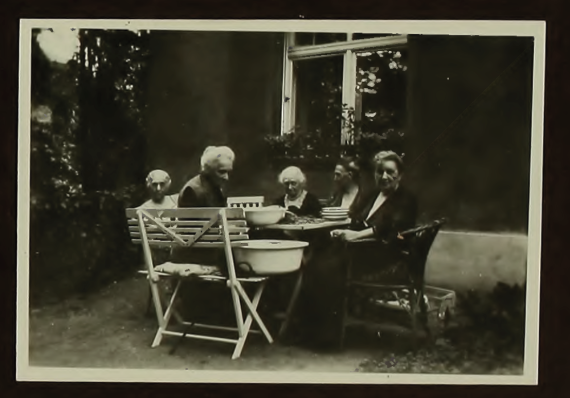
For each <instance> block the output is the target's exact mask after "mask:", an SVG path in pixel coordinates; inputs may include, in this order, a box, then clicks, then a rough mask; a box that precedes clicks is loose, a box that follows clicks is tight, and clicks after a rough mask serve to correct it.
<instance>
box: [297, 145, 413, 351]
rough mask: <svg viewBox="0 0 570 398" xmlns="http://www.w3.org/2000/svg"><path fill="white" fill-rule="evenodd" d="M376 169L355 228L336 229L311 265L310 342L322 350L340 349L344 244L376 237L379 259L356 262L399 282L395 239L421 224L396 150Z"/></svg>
mask: <svg viewBox="0 0 570 398" xmlns="http://www.w3.org/2000/svg"><path fill="white" fill-rule="evenodd" d="M374 166H375V174H374V177H375V182H376V189H375V190H372V191H371V193H370V194H367V195H363V196H362V197H361V199H359V201H358V203H355V205H354V206H353V208H352V210H351V213H350V214H351V225H350V228H349V229H343V230H333V231H332V232H331V234H330V235H331V239H330V241H329V244H328V245H326V246H324V245H321V247H320V249H321V251H320V252H319V253H317V254H316V255H315V256H314V257H313V261H312V263H311V264H310V265H309V266H308V267H307V274H306V275H307V280H306V282H307V283H306V284H305V289H304V292H303V301H304V305H303V308H304V310H305V311H304V314H303V315H304V318H305V319H304V326H305V328H306V329H305V331H306V333H307V337H308V338H309V340H310V341H311V343H313V344H314V345H315V346H318V347H321V348H326V347H330V346H331V345H335V344H336V343H337V342H338V338H339V336H340V328H341V321H342V319H341V309H342V301H343V297H344V293H345V292H344V283H345V273H344V265H345V262H346V261H347V253H346V244H345V242H351V241H355V240H359V239H365V238H375V239H376V240H377V242H378V246H379V247H378V249H379V250H383V252H385V254H384V253H383V255H382V256H381V259H379V260H380V261H378V262H377V263H376V264H372V265H369V266H368V267H366V266H367V265H368V264H371V262H370V257H371V253H368V252H366V250H357V251H355V253H354V254H356V255H357V256H359V258H361V260H358V259H357V261H355V264H359V265H363V266H364V267H365V268H364V269H361V270H360V272H362V273H363V274H364V276H368V277H369V278H370V279H376V280H385V279H386V278H390V279H392V278H398V277H399V273H400V268H401V267H397V266H394V264H396V265H397V264H398V254H399V253H400V251H399V250H397V249H396V248H397V246H396V241H397V239H396V237H397V235H398V233H399V232H402V231H404V230H406V229H409V228H413V227H414V225H415V222H416V216H417V203H416V199H415V196H414V195H413V194H412V193H410V192H409V191H407V190H406V189H405V188H404V187H402V186H401V185H400V180H401V178H402V173H403V166H404V165H403V162H402V159H401V158H400V157H399V156H398V155H397V154H395V153H394V152H380V153H379V154H377V155H376V156H375V158H374ZM375 255H377V252H376V251H375ZM372 267H373V268H372Z"/></svg>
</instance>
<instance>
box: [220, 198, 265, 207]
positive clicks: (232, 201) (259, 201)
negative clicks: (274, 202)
mask: <svg viewBox="0 0 570 398" xmlns="http://www.w3.org/2000/svg"><path fill="white" fill-rule="evenodd" d="M264 200H265V198H264V197H263V196H234V197H233V198H228V207H232V208H233V207H243V208H248V207H262V206H263V201H264Z"/></svg>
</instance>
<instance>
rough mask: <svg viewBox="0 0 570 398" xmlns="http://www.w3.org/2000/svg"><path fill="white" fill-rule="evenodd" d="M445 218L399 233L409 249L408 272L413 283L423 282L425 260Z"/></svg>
mask: <svg viewBox="0 0 570 398" xmlns="http://www.w3.org/2000/svg"><path fill="white" fill-rule="evenodd" d="M445 222H446V221H445V219H440V220H435V221H433V222H430V223H428V224H424V225H421V226H418V227H415V228H412V229H410V230H407V231H404V232H402V233H400V236H401V237H402V238H404V239H405V241H406V248H407V249H408V250H409V256H410V257H409V259H410V261H409V262H408V272H409V273H410V277H411V278H412V281H413V283H418V284H423V281H424V277H425V269H426V262H427V258H428V255H429V252H430V250H431V246H432V244H433V242H434V240H435V238H436V236H437V234H438V232H439V230H440V228H441V226H442V225H443V224H445Z"/></svg>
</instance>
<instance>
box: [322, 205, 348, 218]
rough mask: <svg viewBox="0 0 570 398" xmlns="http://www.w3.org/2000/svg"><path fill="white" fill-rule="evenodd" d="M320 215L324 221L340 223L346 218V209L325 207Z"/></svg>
mask: <svg viewBox="0 0 570 398" xmlns="http://www.w3.org/2000/svg"><path fill="white" fill-rule="evenodd" d="M321 214H322V217H323V218H324V219H325V220H330V221H342V220H346V219H347V218H348V209H344V208H342V207H325V208H324V209H323V211H322V212H321Z"/></svg>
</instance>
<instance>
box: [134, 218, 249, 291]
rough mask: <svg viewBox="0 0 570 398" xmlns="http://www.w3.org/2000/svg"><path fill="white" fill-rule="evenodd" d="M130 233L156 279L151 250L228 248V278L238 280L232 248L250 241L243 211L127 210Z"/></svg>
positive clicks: (150, 273) (149, 271)
mask: <svg viewBox="0 0 570 398" xmlns="http://www.w3.org/2000/svg"><path fill="white" fill-rule="evenodd" d="M126 216H127V222H128V224H129V233H130V235H131V239H132V241H133V242H134V243H140V244H142V246H143V250H144V256H145V263H146V266H147V271H148V273H149V275H150V276H151V278H153V279H154V278H155V271H154V264H153V260H152V254H151V249H150V248H151V247H152V246H154V247H176V246H178V247H211V248H224V250H225V256H226V261H227V264H226V265H227V269H228V276H229V278H230V280H232V281H235V280H236V277H237V276H236V270H235V264H234V261H233V253H232V246H233V245H234V244H239V242H240V241H244V240H248V239H249V236H248V235H247V232H248V230H249V229H248V227H247V223H246V221H245V210H244V209H242V208H235V209H230V208H178V209H164V210H161V209H127V210H126Z"/></svg>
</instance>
